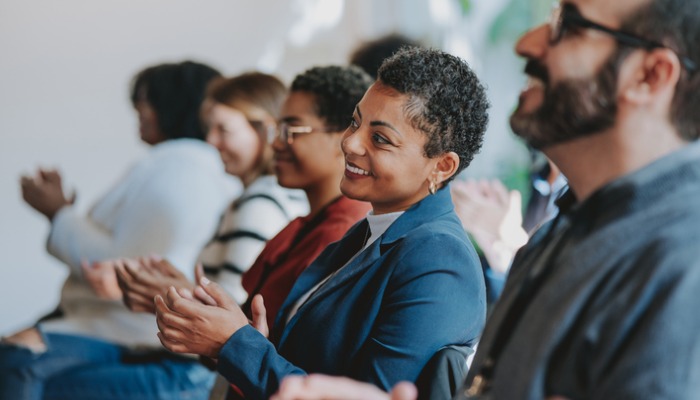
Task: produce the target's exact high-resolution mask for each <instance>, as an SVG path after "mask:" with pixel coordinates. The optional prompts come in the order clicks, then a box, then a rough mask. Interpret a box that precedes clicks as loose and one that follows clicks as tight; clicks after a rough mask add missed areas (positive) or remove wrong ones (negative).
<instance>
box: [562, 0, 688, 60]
mask: <svg viewBox="0 0 700 400" xmlns="http://www.w3.org/2000/svg"><path fill="white" fill-rule="evenodd" d="M549 28H550V30H549V43H550V44H552V45H555V44H557V43H559V41H561V39H562V37H564V34H565V33H566V31H567V29H571V28H585V29H594V30H597V31H600V32H604V33H606V34H608V35H610V36H612V37H613V38H615V40H617V41H618V42H620V43H622V44H624V45H627V46H631V47H639V48H643V49H646V50H652V49H658V48H667V47H666V46H664V45H663V44H661V43H659V42H655V41H652V40H648V39H644V38H642V37H639V36H637V35H634V34H631V33H627V32H623V31H619V30H616V29H612V28H608V27H607V26H604V25H601V24H598V23H596V22H593V21H591V20H589V19H587V18H585V17H583V16H582V15H581V14H580V13H579V12H578V11H577V10H576V8H575V7H574V6H572V5H571V4H564V5H559V4H558V3H556V4H555V5H554V7H553V9H552V16H551V18H550V21H549ZM676 54H678V52H676ZM678 57H679V59H680V61H681V63H683V66H684V67H685V69H686V70H687V71H688V72H694V71H695V70H696V69H697V64H696V63H695V62H694V61H693V60H691V59H690V58H688V57H685V56H682V55H680V54H678Z"/></svg>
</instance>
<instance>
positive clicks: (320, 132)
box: [243, 66, 372, 327]
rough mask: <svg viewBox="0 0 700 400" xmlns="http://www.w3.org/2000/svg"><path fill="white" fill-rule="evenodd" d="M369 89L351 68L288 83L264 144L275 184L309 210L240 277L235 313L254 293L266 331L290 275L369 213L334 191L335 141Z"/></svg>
mask: <svg viewBox="0 0 700 400" xmlns="http://www.w3.org/2000/svg"><path fill="white" fill-rule="evenodd" d="M371 83H372V80H371V78H370V77H369V76H368V75H366V74H365V73H364V72H362V71H361V70H360V69H359V68H357V67H337V66H330V67H317V68H312V69H310V70H308V71H306V72H304V73H302V74H300V75H297V77H296V78H295V79H294V81H293V82H292V86H291V93H290V95H289V97H288V98H287V100H286V101H285V103H284V105H283V107H282V114H281V119H280V121H281V124H280V129H279V130H278V135H277V138H276V140H274V141H273V142H272V148H273V149H274V150H275V173H276V174H277V179H278V180H279V182H280V184H281V185H282V186H285V187H298V188H301V189H303V190H304V192H305V193H306V196H307V198H308V199H309V204H310V205H311V212H310V213H309V214H308V215H307V216H305V217H301V218H297V219H296V220H294V221H292V223H290V224H289V225H287V227H286V228H284V230H282V232H280V234H279V235H277V236H276V237H275V238H273V239H272V240H271V241H270V243H269V245H268V246H267V247H266V248H265V250H263V252H262V254H261V255H260V257H259V258H258V259H257V261H256V262H255V264H254V265H253V267H252V268H251V269H250V270H249V271H248V272H247V273H245V274H244V275H243V286H244V287H245V289H246V290H247V291H248V293H249V294H250V297H249V301H248V302H246V304H245V305H244V306H243V310H244V311H245V312H246V314H248V316H249V317H250V318H252V313H251V310H250V305H251V300H252V298H253V297H254V296H255V295H256V294H260V295H262V296H263V298H264V301H265V308H266V310H267V324H268V326H270V327H271V326H273V325H274V318H275V316H276V315H277V312H278V311H279V309H280V307H281V306H282V303H284V300H285V299H286V298H287V295H288V294H289V291H290V290H291V289H292V286H293V285H294V282H295V281H296V279H297V277H298V276H299V275H300V274H301V273H302V272H303V271H304V270H305V269H306V267H308V266H309V264H311V262H312V261H313V260H314V259H316V257H318V255H319V254H320V253H321V251H323V249H324V248H326V246H328V245H329V244H331V243H332V242H335V241H338V240H340V239H341V238H342V237H343V235H344V234H345V233H346V232H347V231H348V229H350V227H352V226H353V225H354V224H355V223H356V222H357V221H359V220H360V219H362V218H363V217H364V216H365V215H366V214H367V212H369V210H370V205H369V203H366V202H360V201H357V200H351V199H349V198H348V197H346V196H343V195H342V193H341V191H340V181H341V180H342V177H343V174H344V173H345V158H344V157H343V152H342V150H341V148H340V140H341V137H342V133H343V131H344V130H345V125H346V124H347V116H348V115H352V112H353V110H354V108H355V105H356V104H357V103H358V102H359V101H360V100H361V99H362V96H363V95H364V93H365V91H366V90H367V88H369V86H370V84H371Z"/></svg>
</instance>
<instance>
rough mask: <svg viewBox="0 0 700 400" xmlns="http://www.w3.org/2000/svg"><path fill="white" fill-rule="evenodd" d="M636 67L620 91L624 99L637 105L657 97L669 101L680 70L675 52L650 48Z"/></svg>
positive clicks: (653, 100)
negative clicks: (628, 81) (631, 77)
mask: <svg viewBox="0 0 700 400" xmlns="http://www.w3.org/2000/svg"><path fill="white" fill-rule="evenodd" d="M636 68H637V71H636V72H635V73H634V76H633V79H632V80H631V82H630V83H629V84H627V87H626V88H625V89H624V90H623V92H622V98H623V99H624V100H626V101H627V102H629V103H634V104H639V105H642V104H649V103H653V102H655V101H656V100H657V99H659V98H666V99H668V101H671V99H672V98H673V93H674V92H675V88H676V85H677V84H678V80H679V79H680V74H681V70H682V66H681V62H680V60H679V58H678V55H676V53H674V52H673V51H672V50H670V49H666V48H658V49H654V50H650V51H648V52H647V53H646V54H645V55H644V57H643V59H642V61H641V63H640V64H639V65H638V66H637V67H636Z"/></svg>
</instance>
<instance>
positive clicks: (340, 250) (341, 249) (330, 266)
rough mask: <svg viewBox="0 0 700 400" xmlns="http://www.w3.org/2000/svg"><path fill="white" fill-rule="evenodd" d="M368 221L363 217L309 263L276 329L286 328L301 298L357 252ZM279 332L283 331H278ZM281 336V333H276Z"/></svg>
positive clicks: (278, 315) (278, 320)
mask: <svg viewBox="0 0 700 400" xmlns="http://www.w3.org/2000/svg"><path fill="white" fill-rule="evenodd" d="M367 227H368V223H367V220H366V219H363V220H361V221H359V222H358V223H356V224H355V225H354V226H353V227H352V228H350V230H348V232H347V233H346V234H345V236H344V237H343V238H342V239H340V240H339V241H337V242H335V243H332V244H330V245H328V247H326V249H325V250H323V252H322V253H321V254H320V255H319V256H318V257H317V258H316V260H314V262H312V263H311V265H309V267H308V268H306V270H304V272H302V273H301V275H299V277H298V278H297V280H296V282H295V283H294V286H293V287H292V290H291V291H290V292H289V295H287V298H286V299H285V300H284V304H282V307H281V308H280V311H279V312H278V313H277V317H276V318H275V326H274V328H273V330H274V331H277V330H281V329H283V328H285V325H286V319H287V314H289V311H290V310H291V309H292V307H294V305H295V304H296V303H297V301H298V300H299V298H301V296H303V295H304V294H305V293H307V292H308V291H309V290H311V289H312V288H313V287H314V286H316V285H317V284H318V283H319V282H321V281H322V280H323V279H324V278H325V277H327V276H328V275H330V274H332V273H333V272H334V271H335V270H337V269H338V268H340V267H342V266H343V265H344V264H345V263H346V262H347V260H349V259H350V257H352V256H353V255H355V253H356V252H357V249H358V247H359V246H360V245H359V244H358V245H354V244H355V243H361V242H362V241H364V239H365V237H366V235H367ZM278 333H281V331H280V332H278ZM276 337H279V335H276Z"/></svg>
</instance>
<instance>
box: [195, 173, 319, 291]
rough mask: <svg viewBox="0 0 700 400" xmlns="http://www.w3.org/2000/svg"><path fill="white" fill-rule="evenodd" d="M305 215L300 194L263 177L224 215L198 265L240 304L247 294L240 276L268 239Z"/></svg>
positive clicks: (269, 177)
mask: <svg viewBox="0 0 700 400" xmlns="http://www.w3.org/2000/svg"><path fill="white" fill-rule="evenodd" d="M308 212H309V205H308V201H307V199H306V195H305V194H304V192H303V191H301V190H298V189H286V188H283V187H281V186H280V185H279V184H278V183H277V178H276V177H275V176H273V175H268V176H262V177H260V178H258V179H257V180H255V181H254V182H253V183H252V184H251V185H250V186H248V187H247V188H246V189H245V191H244V192H243V194H242V195H241V197H240V198H238V199H237V200H236V201H234V202H233V203H232V204H231V206H230V207H229V208H228V209H227V210H226V211H225V212H224V214H223V215H222V217H221V220H220V222H219V227H218V228H217V230H216V234H215V236H214V237H213V238H212V239H211V241H210V242H209V243H208V244H207V246H206V247H205V248H204V250H202V252H201V253H200V255H199V262H201V263H202V264H203V265H204V270H205V273H206V275H207V276H208V277H209V278H210V279H212V280H213V281H215V282H217V283H219V284H220V285H222V286H223V287H224V288H226V290H227V291H228V292H229V293H230V294H231V295H232V296H233V298H234V299H235V300H236V301H237V302H238V303H239V304H242V303H243V302H245V300H246V298H247V296H248V295H247V293H246V291H245V289H243V286H242V285H241V275H242V274H243V273H244V272H245V271H247V270H248V268H250V266H251V265H253V262H255V259H256V258H257V257H258V255H259V254H260V252H261V251H262V249H263V248H264V247H265V244H266V243H267V241H268V240H270V239H271V238H272V237H274V236H275V235H276V234H277V233H278V232H279V231H281V230H282V228H284V227H285V226H286V225H287V224H288V223H289V222H290V221H291V220H292V219H294V218H296V217H298V216H301V215H305V214H307V213H308Z"/></svg>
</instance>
